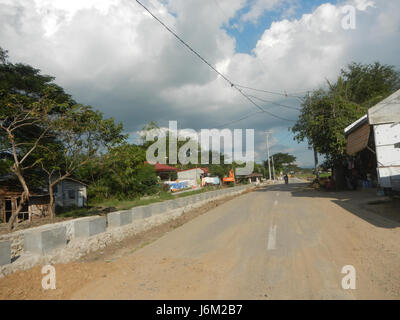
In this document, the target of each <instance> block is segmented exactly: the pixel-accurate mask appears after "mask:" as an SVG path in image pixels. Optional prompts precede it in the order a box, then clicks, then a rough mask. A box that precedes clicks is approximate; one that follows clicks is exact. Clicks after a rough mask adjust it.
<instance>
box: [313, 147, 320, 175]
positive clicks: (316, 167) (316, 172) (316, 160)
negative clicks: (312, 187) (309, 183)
mask: <svg viewBox="0 0 400 320" xmlns="http://www.w3.org/2000/svg"><path fill="white" fill-rule="evenodd" d="M314 164H315V177H316V179H317V180H319V170H318V152H317V150H315V148H314Z"/></svg>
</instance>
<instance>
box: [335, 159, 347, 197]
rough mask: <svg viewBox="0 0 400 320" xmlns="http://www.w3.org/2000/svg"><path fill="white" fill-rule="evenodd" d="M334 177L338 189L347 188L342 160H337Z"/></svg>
mask: <svg viewBox="0 0 400 320" xmlns="http://www.w3.org/2000/svg"><path fill="white" fill-rule="evenodd" d="M334 166H335V168H334V173H335V175H334V177H335V184H336V189H337V190H343V189H345V188H346V179H345V174H344V173H345V170H344V165H343V163H342V162H335V164H334Z"/></svg>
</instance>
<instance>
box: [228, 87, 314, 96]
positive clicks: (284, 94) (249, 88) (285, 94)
mask: <svg viewBox="0 0 400 320" xmlns="http://www.w3.org/2000/svg"><path fill="white" fill-rule="evenodd" d="M235 86H237V87H240V88H243V89H248V90H254V91H259V92H265V93H270V94H275V95H278V96H282V97H289V98H302V97H299V96H295V95H293V94H288V93H282V92H276V91H269V90H264V89H256V88H251V87H246V86H242V85H240V84H235ZM307 92H308V91H307Z"/></svg>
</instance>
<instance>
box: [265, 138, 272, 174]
mask: <svg viewBox="0 0 400 320" xmlns="http://www.w3.org/2000/svg"><path fill="white" fill-rule="evenodd" d="M266 134H267V159H268V173H269V180H271V163H270V157H269V140H268V137H269V136H268V135H269V134H270V132H268V131H267V132H266Z"/></svg>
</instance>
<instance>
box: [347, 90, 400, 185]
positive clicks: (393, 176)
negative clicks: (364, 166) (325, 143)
mask: <svg viewBox="0 0 400 320" xmlns="http://www.w3.org/2000/svg"><path fill="white" fill-rule="evenodd" d="M345 134H346V137H347V153H348V154H349V155H354V154H356V153H357V152H360V151H362V150H364V149H366V148H367V149H368V150H370V152H373V153H375V154H376V162H377V175H378V183H379V185H380V186H381V187H382V188H389V189H393V190H398V191H400V90H398V91H396V92H395V93H394V94H392V95H391V96H389V97H388V98H387V99H385V100H383V101H381V102H380V103H378V104H377V105H376V106H374V107H372V108H370V109H369V110H368V114H366V115H365V116H364V117H362V118H360V119H358V120H357V121H356V122H354V123H352V124H351V125H350V126H348V127H347V128H346V129H345ZM371 140H372V141H373V143H372V144H371ZM370 145H373V147H372V148H371V147H370Z"/></svg>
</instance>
